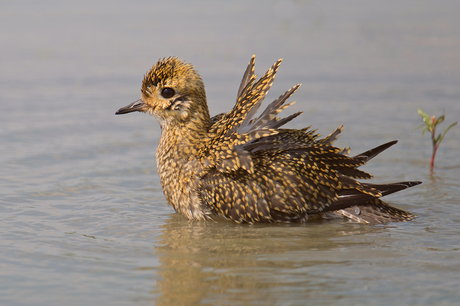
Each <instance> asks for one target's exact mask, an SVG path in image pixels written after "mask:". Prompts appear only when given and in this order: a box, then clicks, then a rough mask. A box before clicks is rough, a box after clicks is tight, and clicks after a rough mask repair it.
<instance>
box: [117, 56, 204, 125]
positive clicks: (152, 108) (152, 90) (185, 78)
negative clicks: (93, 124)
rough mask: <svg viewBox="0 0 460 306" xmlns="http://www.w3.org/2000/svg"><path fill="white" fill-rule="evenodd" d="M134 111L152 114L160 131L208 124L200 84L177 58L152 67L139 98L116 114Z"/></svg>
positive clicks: (198, 77) (184, 63)
mask: <svg viewBox="0 0 460 306" xmlns="http://www.w3.org/2000/svg"><path fill="white" fill-rule="evenodd" d="M134 111H139V112H148V113H150V114H152V115H153V116H154V117H155V118H156V119H157V120H158V122H159V123H160V125H161V126H162V127H165V126H170V125H184V124H186V123H187V122H190V121H197V122H199V121H203V122H206V124H209V122H210V117H209V111H208V106H207V103H206V92H205V89H204V83H203V80H202V79H201V77H200V75H199V74H198V73H197V72H196V71H195V69H194V68H193V66H192V65H191V64H189V63H186V62H184V61H181V60H180V59H178V58H177V57H168V58H164V59H161V60H159V61H158V62H157V63H156V64H155V65H153V67H152V69H151V70H150V71H149V72H147V73H146V75H145V76H144V80H143V82H142V88H141V98H140V99H139V100H137V101H135V102H133V103H131V104H129V105H127V106H125V107H122V108H120V109H119V110H118V111H117V112H116V114H117V115H120V114H126V113H130V112H134Z"/></svg>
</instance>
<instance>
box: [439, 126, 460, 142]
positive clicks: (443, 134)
mask: <svg viewBox="0 0 460 306" xmlns="http://www.w3.org/2000/svg"><path fill="white" fill-rule="evenodd" d="M457 122H458V121H456V122H454V123H452V124H451V125H449V127H448V128H447V129H446V130H445V131H444V133H442V136H441V135H440V136H441V138H440V140H439V143H441V141H442V140H443V139H444V136H445V135H446V133H447V131H448V130H450V128H451V127H453V126H455V125H457Z"/></svg>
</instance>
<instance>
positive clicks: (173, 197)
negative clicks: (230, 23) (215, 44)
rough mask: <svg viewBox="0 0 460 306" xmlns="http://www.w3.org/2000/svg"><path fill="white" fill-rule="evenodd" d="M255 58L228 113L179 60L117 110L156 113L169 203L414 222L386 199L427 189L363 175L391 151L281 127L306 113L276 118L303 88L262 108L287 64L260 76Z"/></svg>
mask: <svg viewBox="0 0 460 306" xmlns="http://www.w3.org/2000/svg"><path fill="white" fill-rule="evenodd" d="M254 59H255V57H254V56H253V57H252V58H251V61H250V63H249V65H248V68H247V69H246V72H245V74H244V76H243V80H242V81H241V85H240V88H239V90H238V94H237V100H236V104H235V106H234V107H233V109H232V110H230V111H229V112H228V113H223V114H219V115H217V116H215V117H213V118H211V117H210V115H209V111H208V106H207V101H206V93H205V89H204V84H203V81H202V80H201V77H200V76H199V75H198V73H197V72H196V71H195V70H194V68H193V66H192V65H190V64H188V63H185V62H183V61H181V60H179V59H178V58H176V57H169V58H164V59H162V60H160V61H158V62H157V63H156V64H155V65H154V66H153V67H152V69H151V70H150V71H149V72H148V73H147V74H146V75H145V77H144V80H143V83H142V89H141V99H140V100H138V101H136V102H133V103H131V104H130V105H128V106H126V107H123V108H121V109H119V110H118V111H117V113H116V114H124V113H129V112H133V111H140V112H149V113H150V114H152V115H153V116H154V117H155V118H156V119H157V120H158V122H159V123H160V126H161V138H160V143H159V145H158V148H157V152H156V161H157V166H158V173H159V175H160V179H161V184H162V187H163V191H164V194H165V197H166V200H167V202H168V204H170V205H172V206H173V207H174V209H175V210H176V211H177V212H179V213H182V214H184V215H185V216H187V217H188V218H189V219H195V220H204V219H206V220H210V219H217V218H224V219H228V220H232V221H235V222H238V223H243V222H245V223H254V222H279V221H280V222H299V221H306V220H307V219H309V218H317V217H324V216H328V215H331V214H335V215H343V216H345V217H348V218H350V219H352V220H355V221H358V222H368V223H383V222H391V221H407V220H411V219H413V218H414V216H413V215H412V214H410V213H409V212H405V211H403V210H400V209H397V208H394V207H391V206H389V205H388V204H386V203H385V202H383V201H381V200H380V197H382V196H384V195H387V194H390V193H393V192H396V191H399V190H402V189H405V188H408V187H411V186H415V185H418V184H420V182H400V183H392V184H380V185H377V184H367V183H360V182H358V181H357V180H356V179H368V178H371V175H370V174H368V173H366V172H363V171H361V170H359V169H358V167H360V166H362V165H364V164H365V163H366V162H367V161H368V160H370V159H371V158H373V157H374V156H376V155H377V154H379V153H380V152H382V151H383V150H385V149H387V148H388V147H390V146H392V145H393V144H395V143H396V141H392V142H389V143H386V144H384V145H381V146H379V147H377V148H374V149H372V150H369V151H366V152H364V153H362V154H359V155H357V156H353V157H350V156H348V152H349V150H348V148H345V149H341V148H337V147H334V146H333V142H334V141H335V140H336V139H337V137H338V135H339V134H340V132H341V131H342V127H339V128H338V129H337V130H336V131H335V132H333V133H332V134H331V135H329V136H327V137H325V138H322V139H321V138H319V135H318V134H316V133H315V131H314V130H311V129H310V128H309V127H307V128H305V129H301V130H296V129H286V128H281V127H282V126H283V125H284V124H286V123H287V122H289V121H291V120H292V119H294V118H295V117H297V116H298V115H300V112H299V113H295V114H292V115H290V116H288V117H285V118H280V117H278V116H277V115H278V114H279V113H280V112H281V111H282V110H283V109H285V108H287V107H288V106H289V105H291V104H292V103H290V104H285V102H286V100H287V99H288V98H289V97H290V96H291V95H292V94H293V93H294V92H295V91H296V90H297V88H299V86H300V85H296V86H294V87H292V88H291V89H289V90H288V91H287V92H286V93H284V94H283V95H281V96H280V97H279V98H278V99H276V100H275V101H273V102H272V103H271V104H269V105H268V106H267V108H266V109H265V110H264V111H263V112H262V113H261V114H260V115H259V116H258V117H255V113H256V112H257V110H258V109H259V107H260V105H261V103H262V101H263V100H264V98H265V96H266V94H267V92H268V90H269V89H270V87H271V85H272V83H273V80H274V78H275V74H276V72H277V70H278V67H279V65H280V63H281V60H279V61H277V62H276V63H275V64H274V65H273V66H272V67H271V68H270V69H269V70H268V71H267V72H266V73H265V74H264V75H263V76H262V77H261V78H260V79H258V80H257V77H256V75H254Z"/></svg>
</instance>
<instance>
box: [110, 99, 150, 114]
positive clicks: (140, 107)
mask: <svg viewBox="0 0 460 306" xmlns="http://www.w3.org/2000/svg"><path fill="white" fill-rule="evenodd" d="M147 110H148V106H147V104H145V103H144V102H142V100H140V99H139V100H137V101H135V102H133V103H131V104H129V105H126V106H125V107H122V108H120V109H119V110H117V112H116V113H115V115H122V114H127V113H131V112H136V111H137V112H146V111H147Z"/></svg>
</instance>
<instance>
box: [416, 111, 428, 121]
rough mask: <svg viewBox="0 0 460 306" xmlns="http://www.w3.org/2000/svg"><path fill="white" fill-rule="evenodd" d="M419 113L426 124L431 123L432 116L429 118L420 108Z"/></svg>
mask: <svg viewBox="0 0 460 306" xmlns="http://www.w3.org/2000/svg"><path fill="white" fill-rule="evenodd" d="M417 112H418V114H419V115H420V117H422V118H423V121H425V123H427V122H430V116H428V114H427V113H425V112H424V111H422V110H421V109H420V108H419V109H417Z"/></svg>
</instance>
